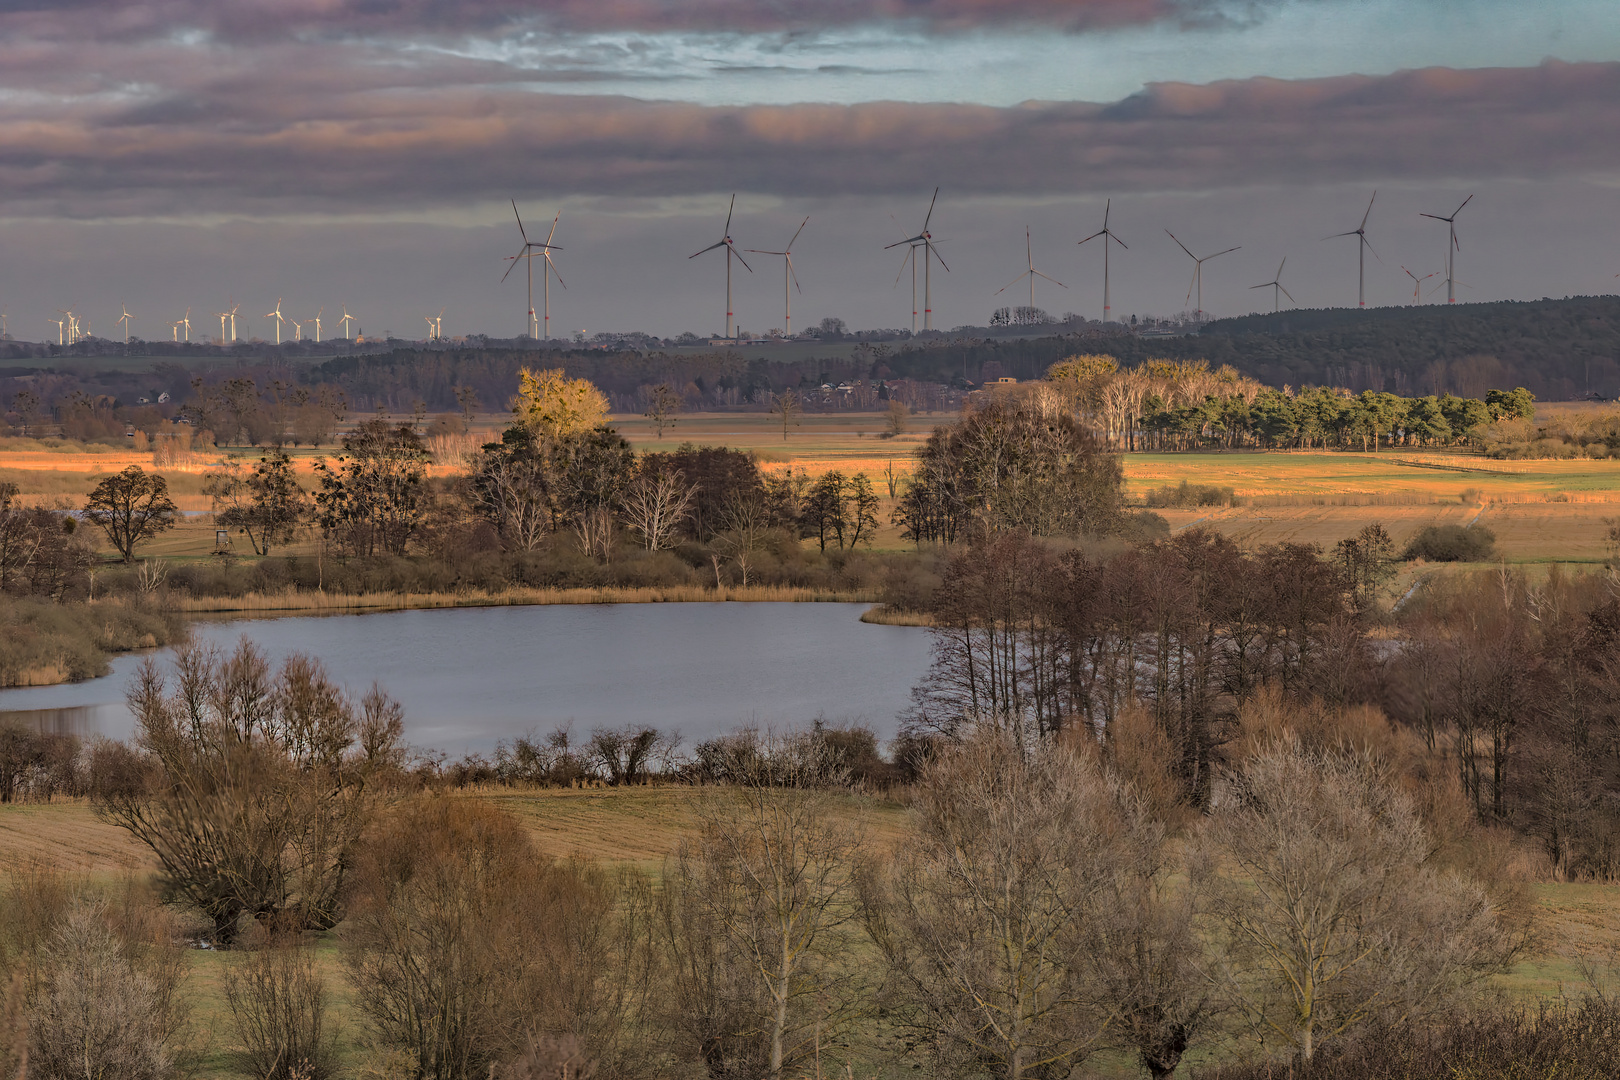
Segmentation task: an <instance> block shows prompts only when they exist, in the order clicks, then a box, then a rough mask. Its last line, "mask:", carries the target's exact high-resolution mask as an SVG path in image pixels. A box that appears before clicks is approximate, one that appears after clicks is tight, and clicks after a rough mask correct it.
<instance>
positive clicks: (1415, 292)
mask: <svg viewBox="0 0 1620 1080" xmlns="http://www.w3.org/2000/svg"><path fill="white" fill-rule="evenodd" d="M1401 269H1402V270H1406V276H1407V277H1409V278H1411V279H1412V303H1414V304H1415V303H1417V302H1418V297H1419V296H1420V294H1421V293H1422V291H1423V283H1424V282H1425V281H1428V280H1429V279H1430V278H1432V277H1434V274H1438V273H1439V272H1440V271H1438V270H1436V271H1435V272H1434V274H1424V275H1423V276H1422V277H1418V276H1417V275H1416V274H1414V273H1412V271H1410V270H1407V269H1406V267H1404V266H1403V267H1401Z"/></svg>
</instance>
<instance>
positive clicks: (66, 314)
mask: <svg viewBox="0 0 1620 1080" xmlns="http://www.w3.org/2000/svg"><path fill="white" fill-rule="evenodd" d="M56 313H57V314H58V315H61V316H63V318H62V322H63V323H64V324H66V326H67V344H69V345H72V344H73V343H74V342H75V341H78V340H79V321H78V320H77V319H75V318H74V317H73V312H71V311H69V310H68V309H67V308H57V309H56ZM57 337H58V338H60V337H61V335H60V334H58V335H57ZM57 344H58V345H60V344H62V342H61V341H58V342H57Z"/></svg>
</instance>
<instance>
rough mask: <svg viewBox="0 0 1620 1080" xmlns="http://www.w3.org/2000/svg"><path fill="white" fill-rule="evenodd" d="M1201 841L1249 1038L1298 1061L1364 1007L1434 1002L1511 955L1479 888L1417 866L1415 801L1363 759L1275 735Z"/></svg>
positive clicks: (1385, 1011) (1420, 858) (1412, 1009)
mask: <svg viewBox="0 0 1620 1080" xmlns="http://www.w3.org/2000/svg"><path fill="white" fill-rule="evenodd" d="M1206 839H1207V841H1208V845H1209V847H1208V849H1207V856H1206V858H1205V859H1204V860H1202V864H1201V865H1200V866H1199V867H1198V868H1197V869H1198V876H1199V877H1200V878H1201V880H1202V881H1203V882H1204V883H1205V884H1206V886H1207V887H1208V889H1209V895H1210V897H1211V900H1212V904H1211V911H1212V913H1213V915H1214V918H1215V926H1216V928H1217V929H1218V932H1219V938H1218V940H1221V941H1222V942H1223V943H1224V945H1225V947H1226V949H1227V951H1228V955H1227V960H1226V963H1225V965H1224V966H1225V972H1226V975H1225V978H1226V984H1227V988H1228V990H1229V991H1230V992H1231V994H1232V997H1233V1001H1234V1003H1235V1004H1236V1006H1237V1007H1238V1008H1240V1009H1241V1010H1242V1012H1243V1014H1244V1015H1245V1016H1247V1018H1248V1020H1249V1023H1250V1025H1251V1030H1252V1031H1253V1032H1254V1034H1255V1035H1256V1036H1257V1037H1258V1038H1261V1039H1263V1040H1267V1041H1270V1040H1281V1042H1282V1043H1283V1045H1284V1046H1286V1047H1288V1048H1289V1049H1290V1050H1291V1051H1292V1052H1294V1053H1297V1054H1298V1055H1299V1056H1300V1057H1301V1058H1302V1059H1304V1060H1305V1061H1310V1060H1311V1059H1312V1058H1313V1057H1314V1056H1315V1054H1316V1053H1317V1051H1318V1050H1319V1049H1320V1048H1321V1047H1322V1046H1324V1045H1325V1044H1328V1043H1330V1042H1333V1041H1334V1040H1337V1039H1340V1038H1342V1037H1344V1036H1345V1035H1346V1034H1347V1033H1349V1032H1351V1031H1352V1030H1353V1029H1355V1028H1357V1027H1358V1026H1360V1025H1362V1024H1365V1023H1367V1022H1369V1021H1371V1020H1374V1019H1378V1020H1382V1021H1385V1022H1392V1023H1400V1022H1403V1021H1405V1020H1407V1019H1409V1018H1411V1017H1413V1016H1414V1015H1417V1014H1420V1013H1423V1012H1425V1011H1429V1010H1436V1009H1441V1008H1444V1007H1445V1006H1446V1005H1447V1004H1448V1003H1450V1002H1451V1001H1453V1000H1455V997H1456V995H1457V994H1458V993H1459V992H1461V991H1463V990H1465V989H1466V988H1468V987H1470V986H1471V985H1473V984H1475V983H1477V982H1478V981H1479V980H1480V979H1482V978H1484V977H1485V976H1487V975H1490V974H1492V973H1494V972H1497V971H1501V970H1503V968H1504V967H1505V965H1506V964H1507V963H1508V962H1509V961H1510V960H1511V958H1512V956H1513V955H1514V952H1515V949H1516V942H1515V940H1514V939H1513V938H1512V937H1511V936H1510V934H1509V933H1508V932H1507V930H1505V929H1504V927H1503V926H1502V924H1501V923H1500V922H1499V921H1498V919H1497V917H1496V913H1495V911H1494V909H1493V907H1492V904H1491V902H1490V900H1489V899H1488V898H1487V896H1486V894H1485V892H1484V890H1483V889H1481V888H1480V886H1479V885H1478V884H1477V883H1475V882H1474V881H1472V880H1469V879H1467V878H1465V877H1463V876H1461V875H1460V874H1455V873H1446V872H1442V871H1439V870H1436V869H1434V868H1432V867H1431V866H1430V865H1429V863H1428V857H1429V853H1430V841H1429V838H1428V836H1427V834H1426V831H1425V829H1424V827H1423V824H1422V821H1421V820H1420V818H1419V816H1418V813H1417V811H1416V810H1415V809H1414V808H1413V806H1412V803H1411V801H1410V800H1409V799H1408V798H1407V797H1406V796H1405V795H1403V794H1401V793H1400V792H1399V791H1397V790H1396V789H1395V788H1394V787H1393V786H1392V785H1391V784H1390V783H1389V782H1387V781H1386V780H1385V779H1384V777H1382V776H1381V775H1380V773H1379V768H1378V766H1377V764H1376V763H1375V762H1373V761H1371V760H1368V759H1365V758H1355V757H1347V756H1341V755H1331V754H1312V753H1309V752H1307V751H1305V750H1303V749H1301V748H1300V747H1299V746H1298V744H1297V743H1295V742H1292V741H1284V742H1280V743H1278V744H1276V745H1274V746H1273V747H1272V748H1271V749H1269V750H1266V751H1264V752H1262V753H1261V754H1260V755H1259V756H1257V757H1256V758H1255V759H1254V760H1253V761H1252V762H1251V763H1250V764H1249V765H1248V766H1247V767H1246V768H1245V770H1244V772H1243V774H1242V776H1241V777H1240V778H1239V779H1238V780H1237V782H1236V786H1235V790H1234V791H1233V792H1232V799H1231V801H1230V803H1229V805H1227V806H1226V807H1225V808H1224V809H1222V810H1221V811H1220V812H1219V813H1218V814H1216V816H1215V817H1214V818H1213V819H1212V820H1211V821H1210V824H1209V828H1208V831H1207V834H1206Z"/></svg>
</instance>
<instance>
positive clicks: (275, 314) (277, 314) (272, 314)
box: [264, 296, 287, 345]
mask: <svg viewBox="0 0 1620 1080" xmlns="http://www.w3.org/2000/svg"><path fill="white" fill-rule="evenodd" d="M264 317H265V318H267V319H274V320H276V344H277V345H280V344H281V324H282V323H284V322H286V321H287V320H286V319H285V318H283V317H282V314H281V297H279V296H278V297H276V310H274V311H267V312H265V313H264Z"/></svg>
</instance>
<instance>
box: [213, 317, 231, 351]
mask: <svg viewBox="0 0 1620 1080" xmlns="http://www.w3.org/2000/svg"><path fill="white" fill-rule="evenodd" d="M214 317H215V318H217V319H218V320H219V343H220V344H221V345H223V344H225V320H226V319H229V318H230V317H231V313H230V312H228V311H216V312H214Z"/></svg>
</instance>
